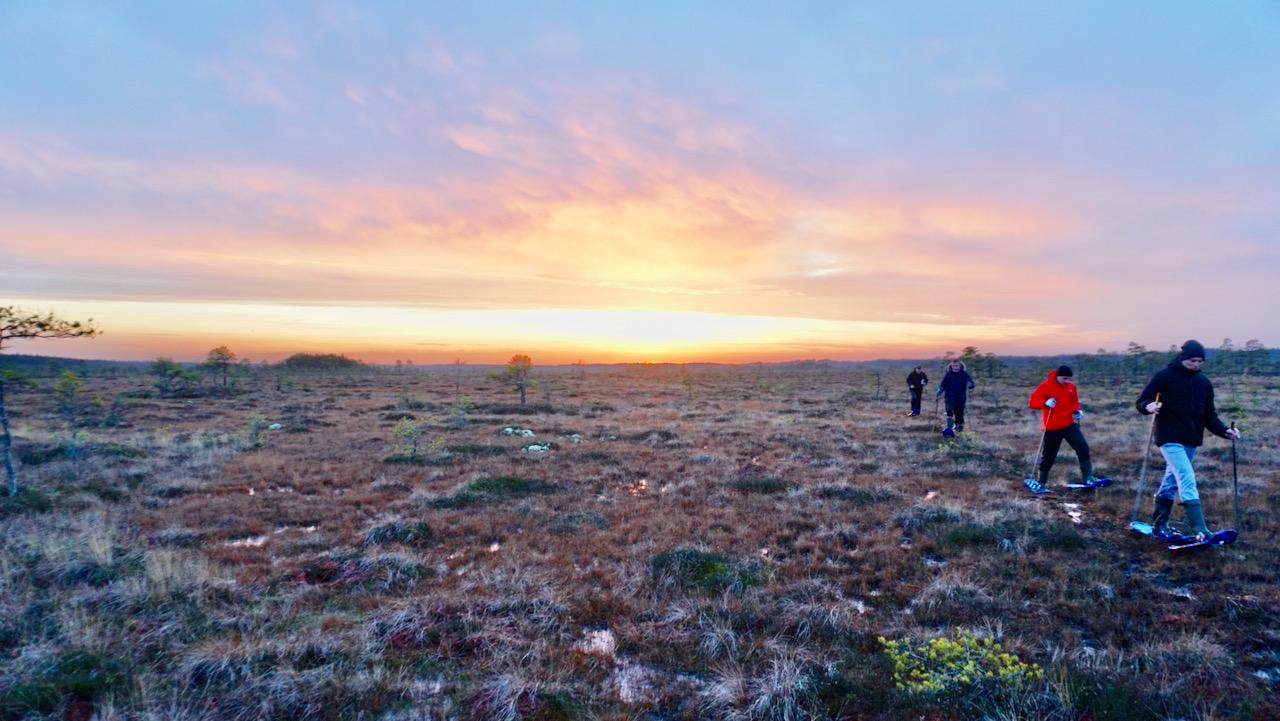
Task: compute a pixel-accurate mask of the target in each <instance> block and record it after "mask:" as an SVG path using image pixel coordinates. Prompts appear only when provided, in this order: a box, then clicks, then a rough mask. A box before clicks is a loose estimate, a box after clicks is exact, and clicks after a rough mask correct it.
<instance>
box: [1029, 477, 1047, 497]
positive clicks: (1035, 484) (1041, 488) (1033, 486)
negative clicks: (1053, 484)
mask: <svg viewBox="0 0 1280 721" xmlns="http://www.w3.org/2000/svg"><path fill="white" fill-rule="evenodd" d="M1022 485H1024V486H1026V487H1027V490H1028V491H1031V492H1032V493H1034V494H1035V495H1037V496H1046V495H1048V494H1050V493H1053V489H1052V488H1050V487H1048V486H1046V485H1044V484H1042V483H1041V482H1040V481H1037V480H1036V479H1034V478H1027V479H1025V480H1023V481H1022Z"/></svg>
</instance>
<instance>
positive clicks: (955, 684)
mask: <svg viewBox="0 0 1280 721" xmlns="http://www.w3.org/2000/svg"><path fill="white" fill-rule="evenodd" d="M880 645H881V646H883V647H884V651H885V653H886V654H888V656H889V658H890V659H891V660H892V661H893V681H894V684H895V686H896V687H897V688H898V690H899V691H901V692H903V693H907V694H911V695H921V696H945V695H950V694H956V693H963V692H965V691H967V690H969V689H970V688H971V687H975V686H982V687H986V688H992V687H995V688H1004V689H1013V688H1016V687H1020V686H1023V685H1024V684H1026V683H1027V682H1029V681H1038V680H1040V679H1042V678H1044V671H1043V670H1042V669H1041V668H1040V667H1039V666H1038V665H1036V664H1034V663H1031V664H1028V663H1025V662H1023V661H1022V660H1021V659H1019V658H1018V657H1017V656H1015V655H1013V654H1011V653H1006V652H1005V651H1004V649H1002V648H1001V647H1000V644H998V643H996V642H995V641H993V640H991V639H990V638H978V637H977V636H975V635H974V634H972V633H970V632H968V631H961V632H959V633H958V634H956V637H955V638H954V639H950V638H935V639H931V640H929V641H922V642H914V641H911V640H910V639H899V640H889V639H886V638H884V637H883V636H882V637H881V638H880Z"/></svg>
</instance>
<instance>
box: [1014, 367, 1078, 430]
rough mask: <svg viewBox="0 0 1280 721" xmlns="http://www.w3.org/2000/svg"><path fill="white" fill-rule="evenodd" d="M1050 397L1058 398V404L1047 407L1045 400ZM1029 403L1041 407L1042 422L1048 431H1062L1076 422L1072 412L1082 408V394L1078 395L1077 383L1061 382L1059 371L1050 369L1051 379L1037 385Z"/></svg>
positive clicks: (1033, 406) (1034, 406)
mask: <svg viewBox="0 0 1280 721" xmlns="http://www.w3.org/2000/svg"><path fill="white" fill-rule="evenodd" d="M1050 398H1057V399H1058V405H1056V406H1054V407H1053V408H1045V405H1044V402H1045V401H1047V400H1049V399H1050ZM1027 405H1029V406H1031V407H1032V408H1039V409H1041V413H1042V415H1043V420H1042V421H1041V424H1042V425H1043V426H1044V429H1045V430H1046V431H1061V430H1065V429H1067V428H1070V427H1071V424H1072V423H1075V419H1074V418H1072V417H1071V414H1072V413H1075V412H1076V411H1078V410H1080V396H1078V395H1076V384H1075V383H1059V382H1058V371H1056V370H1053V371H1049V380H1047V381H1045V382H1044V383H1041V384H1040V385H1039V386H1037V387H1036V389H1035V392H1033V393H1032V394H1031V402H1030V403H1028V404H1027Z"/></svg>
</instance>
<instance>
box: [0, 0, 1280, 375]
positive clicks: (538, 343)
mask: <svg viewBox="0 0 1280 721" xmlns="http://www.w3.org/2000/svg"><path fill="white" fill-rule="evenodd" d="M1278 78H1280V3H1277V2H1274V1H1270V0H1256V1H1253V2H1248V1H1244V0H1241V1H1238V2H1236V1H1232V2H1225V3H1200V2H1190V1H1174V2H1130V3H1111V2H1037V3H1022V2H1002V3H993V2H973V3H954V2H915V3H908V4H905V5H904V4H898V3H887V2H884V3H880V2H833V3H818V2H811V3H765V2H732V3H730V2H706V3H666V2H649V3H634V2H630V3H623V2H592V3H557V2H543V1H540V2H510V3H504V2H494V3H444V2H442V3H420V2H389V1H388V2H360V3H355V2H352V3H343V2H325V1H307V2H302V1H298V2H277V3H262V2H235V1H228V2H193V3H171V2H159V1H157V2H127V1H126V2H113V3H101V2H73V1H67V2H56V3H50V2H44V1H43V0H0V305H16V306H18V307H19V308H22V309H29V310H33V311H41V312H46V311H53V312H56V313H58V314H60V315H62V316H64V317H67V318H70V319H76V320H84V319H87V318H93V319H94V320H95V322H96V323H97V324H98V326H99V327H100V328H101V329H102V330H103V331H104V333H103V335H102V336H100V337H98V338H94V339H91V340H84V339H81V340H74V341H72V340H67V341H27V342H24V343H17V342H15V343H13V344H12V345H11V346H10V347H8V348H6V352H17V353H45V354H57V355H64V356H69V357H80V358H118V359H138V360H146V359H151V358H155V357H158V356H166V357H174V358H177V359H187V360H194V359H198V358H202V357H203V356H204V354H205V352H206V351H207V350H209V349H210V348H213V347H215V346H220V345H227V346H229V347H230V348H231V349H232V350H233V351H236V352H237V353H238V354H239V355H240V356H241V357H246V358H252V359H262V360H267V359H278V358H281V357H284V356H286V355H288V354H290V353H293V352H298V351H310V352H340V353H346V354H348V355H352V356H354V357H358V358H361V359H364V360H368V361H372V362H391V361H394V360H400V359H405V360H412V361H414V362H415V363H419V364H424V363H447V362H452V361H454V360H455V359H463V360H468V361H473V362H501V361H503V360H505V359H506V358H508V357H510V355H512V354H514V353H527V354H529V355H531V356H532V357H533V358H534V361H535V363H537V362H544V363H564V362H574V361H577V360H585V361H587V362H617V361H676V362H680V361H693V360H703V361H731V362H750V361H758V360H763V361H774V360H788V359H804V358H833V359H849V360H856V359H866V358H884V357H927V356H934V355H941V354H942V353H943V352H945V351H956V350H959V349H960V348H962V347H963V346H967V345H975V346H978V347H979V348H981V349H983V350H987V351H992V352H997V353H1004V354H1009V353H1059V352H1080V351H1092V350H1094V349H1096V348H1100V347H1102V348H1110V349H1122V348H1124V347H1125V346H1126V345H1127V343H1128V342H1129V341H1131V340H1132V341H1137V342H1139V343H1142V344H1144V345H1148V346H1150V347H1152V348H1165V347H1167V346H1168V345H1169V344H1170V343H1180V342H1181V341H1182V340H1184V339H1186V338H1190V337H1195V338H1199V339H1200V340H1202V341H1204V342H1205V343H1206V345H1209V346H1210V347H1213V346H1216V345H1218V344H1219V343H1220V342H1221V340H1222V339H1223V338H1232V339H1234V340H1235V342H1236V344H1237V345H1242V344H1243V343H1244V342H1245V341H1246V340H1248V339H1259V340H1261V341H1262V342H1263V343H1265V344H1267V345H1268V346H1272V345H1276V344H1280V319H1278V317H1277V314H1276V313H1275V312H1274V308H1275V307H1276V306H1277V301H1278V300H1280V293H1277V292H1276V291H1275V290H1274V283H1275V279H1276V278H1277V276H1278V274H1280V80H1277V79H1278Z"/></svg>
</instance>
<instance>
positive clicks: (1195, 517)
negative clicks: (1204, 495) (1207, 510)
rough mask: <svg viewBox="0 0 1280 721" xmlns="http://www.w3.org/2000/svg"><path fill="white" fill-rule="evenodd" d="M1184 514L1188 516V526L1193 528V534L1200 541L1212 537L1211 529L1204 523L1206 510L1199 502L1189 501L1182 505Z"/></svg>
mask: <svg viewBox="0 0 1280 721" xmlns="http://www.w3.org/2000/svg"><path fill="white" fill-rule="evenodd" d="M1182 512H1183V513H1184V514H1186V517H1187V524H1188V525H1189V526H1191V533H1192V535H1194V536H1195V537H1196V538H1197V539H1198V540H1201V541H1203V540H1204V539H1206V538H1208V537H1209V536H1212V535H1213V533H1212V532H1210V531H1209V527H1208V526H1207V525H1205V522H1204V508H1202V507H1201V506H1200V502H1199V501H1188V502H1186V503H1183V504H1182Z"/></svg>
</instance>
